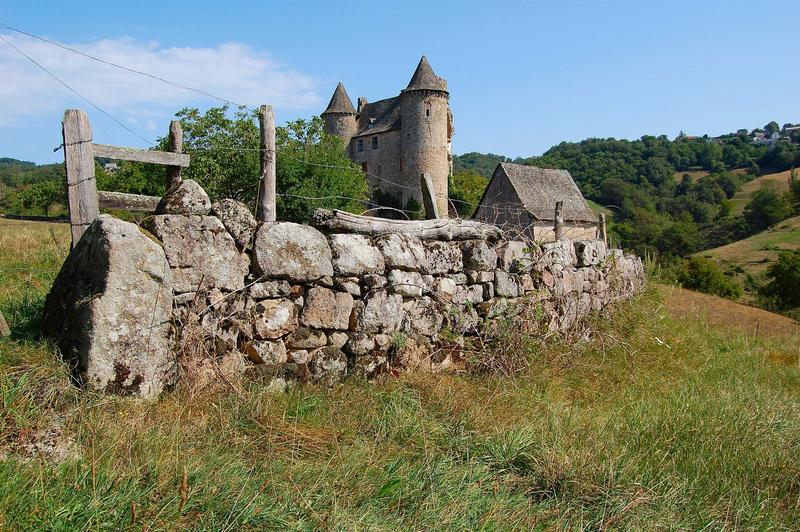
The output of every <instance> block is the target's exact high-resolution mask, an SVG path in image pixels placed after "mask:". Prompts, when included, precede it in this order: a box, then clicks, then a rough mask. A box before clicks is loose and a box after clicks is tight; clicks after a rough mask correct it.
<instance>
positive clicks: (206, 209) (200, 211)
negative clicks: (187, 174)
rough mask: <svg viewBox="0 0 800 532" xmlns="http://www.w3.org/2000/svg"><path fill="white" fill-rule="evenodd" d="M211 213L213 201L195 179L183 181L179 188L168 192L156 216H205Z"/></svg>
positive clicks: (160, 203)
mask: <svg viewBox="0 0 800 532" xmlns="http://www.w3.org/2000/svg"><path fill="white" fill-rule="evenodd" d="M210 212H211V200H210V199H208V194H206V191H205V190H203V188H202V187H201V186H200V185H198V184H197V182H196V181H194V180H193V179H186V180H184V181H181V182H180V184H179V185H178V186H177V187H174V188H172V189H170V190H168V191H167V193H166V194H165V195H164V197H163V198H161V201H160V202H158V206H157V207H156V214H184V215H190V214H196V215H199V216H205V215H207V214H209V213H210Z"/></svg>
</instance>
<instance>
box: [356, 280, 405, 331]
mask: <svg viewBox="0 0 800 532" xmlns="http://www.w3.org/2000/svg"><path fill="white" fill-rule="evenodd" d="M359 303H361V304H360V305H357V306H356V307H355V308H354V312H353V319H352V320H351V321H352V323H351V330H355V331H360V332H366V333H391V332H395V331H397V330H399V329H400V326H401V325H402V323H403V296H401V295H399V294H389V293H387V292H386V291H385V290H379V291H377V292H373V293H372V294H371V296H369V297H367V298H366V299H365V300H364V301H363V302H359Z"/></svg>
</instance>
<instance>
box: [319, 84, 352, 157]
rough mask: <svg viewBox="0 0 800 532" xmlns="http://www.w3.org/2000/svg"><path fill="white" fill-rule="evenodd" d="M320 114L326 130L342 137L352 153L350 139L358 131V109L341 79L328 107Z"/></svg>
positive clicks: (348, 150)
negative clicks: (354, 106) (355, 107)
mask: <svg viewBox="0 0 800 532" xmlns="http://www.w3.org/2000/svg"><path fill="white" fill-rule="evenodd" d="M320 116H321V117H322V121H323V122H324V124H325V132H326V133H329V134H331V135H336V136H338V137H341V138H342V139H343V140H344V145H345V147H346V149H347V152H348V153H350V149H349V146H350V139H351V138H352V136H353V135H355V133H356V110H355V109H354V108H353V103H352V102H351V101H350V96H348V95H347V91H346V90H344V84H343V83H342V82H341V81H340V82H339V84H338V85H337V86H336V90H335V91H333V96H332V97H331V101H330V103H329V104H328V108H327V109H325V111H323V112H322V114H321V115H320Z"/></svg>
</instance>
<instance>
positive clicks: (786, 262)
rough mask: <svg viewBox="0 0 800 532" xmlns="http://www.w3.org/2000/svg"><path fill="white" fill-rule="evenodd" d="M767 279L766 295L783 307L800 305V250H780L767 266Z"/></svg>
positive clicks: (764, 290)
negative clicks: (773, 261)
mask: <svg viewBox="0 0 800 532" xmlns="http://www.w3.org/2000/svg"><path fill="white" fill-rule="evenodd" d="M767 279H769V281H768V282H767V285H766V286H765V287H764V288H763V290H762V292H763V293H764V295H766V296H767V297H770V298H772V299H773V300H774V301H775V302H776V303H777V305H778V306H779V307H780V308H782V309H787V308H793V307H798V306H800V250H794V251H782V252H780V253H779V254H778V260H777V261H776V262H775V263H773V264H771V265H770V266H769V268H767Z"/></svg>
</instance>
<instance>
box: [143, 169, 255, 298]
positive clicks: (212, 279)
mask: <svg viewBox="0 0 800 532" xmlns="http://www.w3.org/2000/svg"><path fill="white" fill-rule="evenodd" d="M184 183H186V181H184ZM147 228H148V229H149V231H150V232H151V233H152V234H153V235H155V237H156V238H158V239H159V240H160V241H161V244H162V246H163V247H164V252H165V253H166V255H167V261H169V265H170V268H171V269H172V285H173V286H172V288H173V290H174V291H175V293H182V292H192V291H196V290H197V289H198V287H200V283H201V281H202V284H203V287H205V288H211V287H216V288H220V289H222V290H228V291H234V290H241V289H242V288H244V278H245V276H246V275H247V270H248V262H247V256H246V255H243V254H242V253H240V252H239V250H238V249H237V248H236V244H235V243H234V241H233V237H231V235H230V234H229V233H228V231H227V230H226V229H225V227H224V226H223V225H222V222H220V221H219V219H218V218H216V217H214V216H179V215H175V214H164V215H158V216H154V217H153V218H151V219H150V220H149V222H148V225H147Z"/></svg>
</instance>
